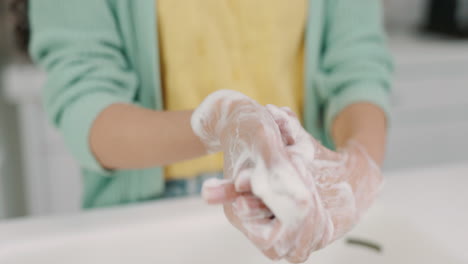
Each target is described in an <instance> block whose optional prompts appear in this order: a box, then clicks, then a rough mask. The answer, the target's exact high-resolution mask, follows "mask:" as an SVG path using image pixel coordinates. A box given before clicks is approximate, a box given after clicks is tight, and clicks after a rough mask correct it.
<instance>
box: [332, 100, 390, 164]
mask: <svg viewBox="0 0 468 264" xmlns="http://www.w3.org/2000/svg"><path fill="white" fill-rule="evenodd" d="M386 135H387V124H386V118H385V114H384V112H383V111H382V110H381V109H380V108H379V107H377V106H375V105H373V104H370V103H356V104H353V105H350V106H348V107H346V108H345V109H344V110H343V111H342V112H341V113H340V114H338V116H337V117H336V119H335V121H334V122H333V125H332V137H333V140H334V142H335V145H336V147H337V148H342V147H345V146H346V144H347V142H348V141H349V140H354V141H356V142H358V143H359V144H360V145H361V146H362V147H364V148H365V149H366V151H367V153H368V154H369V155H370V157H371V158H372V159H373V160H374V161H375V162H377V164H379V165H382V163H383V160H384V156H385V143H386Z"/></svg>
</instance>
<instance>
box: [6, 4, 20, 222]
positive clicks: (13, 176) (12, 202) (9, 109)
mask: <svg viewBox="0 0 468 264" xmlns="http://www.w3.org/2000/svg"><path fill="white" fill-rule="evenodd" d="M6 11H7V10H6V1H0V36H1V37H0V153H2V154H3V155H2V156H3V162H2V164H1V166H0V218H3V217H17V216H22V215H24V214H25V213H26V212H25V199H24V191H23V180H22V179H23V177H22V172H21V167H22V166H21V161H20V160H21V155H20V147H19V146H20V144H21V142H20V140H19V136H18V135H19V129H18V119H17V116H18V114H17V111H16V107H15V106H13V105H12V104H11V103H8V102H7V101H6V100H5V98H4V96H3V95H4V94H3V89H4V88H3V87H2V85H3V80H2V76H3V74H1V73H3V70H4V69H5V67H6V65H7V62H9V61H10V59H11V57H12V56H11V53H12V52H11V44H10V43H11V38H10V37H9V34H7V31H8V28H7V25H8V23H7V16H6ZM0 155H1V154H0Z"/></svg>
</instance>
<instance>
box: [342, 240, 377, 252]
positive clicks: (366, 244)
mask: <svg viewBox="0 0 468 264" xmlns="http://www.w3.org/2000/svg"><path fill="white" fill-rule="evenodd" d="M346 243H347V244H350V245H356V246H361V247H365V248H368V249H371V250H374V251H376V252H379V253H381V252H382V251H383V248H382V246H380V245H379V244H377V243H376V242H372V241H369V240H365V239H361V238H352V237H349V238H347V239H346Z"/></svg>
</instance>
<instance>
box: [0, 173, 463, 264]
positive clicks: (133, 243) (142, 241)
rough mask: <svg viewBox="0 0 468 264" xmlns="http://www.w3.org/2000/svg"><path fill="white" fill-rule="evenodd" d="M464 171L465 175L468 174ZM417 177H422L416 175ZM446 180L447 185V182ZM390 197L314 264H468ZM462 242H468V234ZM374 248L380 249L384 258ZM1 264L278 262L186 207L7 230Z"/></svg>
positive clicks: (186, 203) (197, 208) (202, 211)
mask: <svg viewBox="0 0 468 264" xmlns="http://www.w3.org/2000/svg"><path fill="white" fill-rule="evenodd" d="M441 171H442V170H441ZM445 171H446V170H445ZM457 171H458V172H462V173H465V172H467V171H468V170H466V169H463V170H460V169H459V170H457ZM408 175H411V173H410V174H408ZM412 175H417V173H415V172H412ZM405 176H407V175H405V174H404V173H401V174H400V175H392V176H391V177H389V180H388V185H387V187H388V188H390V189H395V188H394V185H392V184H391V182H392V177H405ZM426 176H427V174H426ZM442 176H443V177H444V179H447V174H445V175H442ZM465 176H468V173H467V174H466V175H465ZM408 177H409V176H408ZM415 177H416V176H415ZM457 177H458V176H457ZM394 179H397V178H394ZM393 182H398V180H393ZM408 182H411V181H410V180H408ZM454 184H456V182H455V183H454ZM465 186H466V185H465ZM427 188H429V189H430V187H427ZM402 190H404V188H402ZM439 190H440V189H439ZM391 193H392V192H390V191H388V192H385V193H384V195H383V196H382V198H381V200H380V201H379V202H378V203H376V205H375V206H374V207H373V208H372V209H371V210H370V211H369V213H368V214H367V215H366V217H365V218H364V219H363V221H362V222H361V223H360V224H359V226H358V227H357V228H356V229H355V230H354V231H353V232H352V233H351V234H349V235H348V236H346V238H345V239H343V240H340V241H337V242H335V243H334V244H333V245H332V246H330V247H328V248H326V249H324V250H322V251H319V252H317V253H315V254H313V255H312V257H311V258H310V259H309V261H308V262H307V263H314V264H315V263H318V264H332V263H333V264H334V263H362V264H367V263H382V264H385V263H388V264H390V263H391V264H396V263H425V264H431V263H434V264H436V263H437V264H439V263H444V264H452V263H453V264H458V263H460V264H461V263H468V259H467V258H465V257H466V256H463V255H460V254H458V255H457V253H456V251H455V250H453V249H452V250H451V249H450V245H448V244H447V243H443V242H441V241H443V240H440V239H438V237H437V236H436V235H435V233H432V232H429V231H428V230H427V229H421V228H420V227H421V226H420V225H419V224H415V223H417V222H416V221H414V220H415V218H412V217H409V216H408V214H407V213H402V212H403V211H404V210H397V209H392V208H396V206H395V204H391V202H388V201H391V200H398V199H392V198H391ZM394 193H395V194H397V195H398V196H399V197H400V198H401V195H403V196H404V194H401V193H400V194H401V195H400V194H398V190H395V192H394ZM439 194H440V193H439ZM465 197H466V195H465ZM465 201H466V200H465ZM427 202H430V201H427ZM402 206H403V207H404V206H405V205H404V204H402ZM460 209H461V208H460ZM434 213H437V212H436V211H434ZM448 219H450V217H448ZM448 221H449V220H448ZM447 223H448V224H449V222H447ZM458 230H461V231H463V229H458ZM465 230H466V229H465ZM460 236H462V234H460ZM463 237H465V238H466V234H465V235H463ZM349 240H352V241H356V240H357V241H367V242H369V243H370V244H371V245H373V246H371V247H369V246H366V245H359V243H358V244H356V243H351V244H350V243H349ZM454 241H457V240H456V238H454ZM374 246H377V247H380V251H378V250H376V249H375V248H373V247H374ZM0 263H2V264H43V263H44V264H59V263H60V264H62V263H67V264H85V263H86V264H88V263H112V264H129V263H138V264H146V263H148V264H154V263H177V264H178V263H180V264H186V263H203V264H211V263H213V264H214V263H216V264H217V263H224V264H231V263H232V264H239V263H242V264H250V263H252V264H254V263H255V264H261V263H272V262H271V261H269V260H268V259H266V258H264V257H263V256H262V255H261V254H260V253H259V252H258V250H256V249H255V248H254V247H253V246H252V245H251V244H250V242H248V241H247V240H246V239H245V238H244V237H243V235H241V234H240V233H239V232H237V231H236V230H235V229H234V228H232V227H231V226H230V225H229V224H228V222H227V221H226V220H225V218H224V216H223V214H222V210H221V209H220V208H217V207H209V206H206V205H205V204H203V202H202V201H201V200H199V199H186V200H175V201H168V202H160V203H150V204H145V205H140V206H136V207H129V208H120V209H108V210H100V211H94V212H88V213H85V214H81V215H75V216H63V217H54V218H43V219H34V220H22V221H13V222H6V223H2V224H0Z"/></svg>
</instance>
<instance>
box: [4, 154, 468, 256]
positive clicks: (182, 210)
mask: <svg viewBox="0 0 468 264" xmlns="http://www.w3.org/2000/svg"><path fill="white" fill-rule="evenodd" d="M386 178H387V181H386V186H385V188H384V191H383V193H382V195H381V197H380V203H381V204H384V205H385V208H392V210H393V209H395V210H396V211H398V212H401V215H404V216H405V217H406V216H407V218H408V220H409V221H411V222H413V223H415V226H417V227H418V228H419V229H420V230H421V231H424V232H427V233H430V234H431V235H432V237H435V238H436V240H437V241H438V242H440V244H441V245H442V246H443V247H445V248H446V249H447V250H448V251H449V252H451V253H452V254H454V255H456V256H459V257H461V258H462V259H465V260H466V261H468V251H467V250H466V249H467V243H466V239H467V237H468V224H467V223H468V205H467V202H468V191H467V188H468V163H466V164H457V165H450V166H445V167H438V168H425V169H414V170H405V171H396V172H392V173H388V174H387V175H386ZM213 210H220V208H214V207H210V206H207V205H205V204H204V203H203V202H202V201H201V200H200V199H196V198H192V199H181V200H173V201H165V202H151V203H147V204H142V205H136V206H131V207H123V208H112V209H103V210H95V211H88V212H85V213H81V214H75V215H62V216H55V217H44V218H37V219H20V220H10V221H4V222H0V253H1V252H2V250H4V249H8V248H9V246H10V247H11V246H12V245H14V244H18V243H22V242H23V241H29V240H31V239H36V240H37V239H41V238H50V237H60V236H61V235H63V234H67V236H69V235H70V234H74V235H77V234H82V233H85V234H86V233H93V230H95V231H99V232H101V233H102V232H106V230H111V229H112V228H115V226H121V227H122V230H126V229H129V228H128V227H130V226H135V225H138V226H140V225H143V226H144V225H147V224H149V223H152V224H154V222H155V221H160V222H161V223H166V222H171V221H174V220H173V219H183V218H184V216H187V215H192V214H193V215H196V214H199V215H203V212H209V211H213ZM178 216H180V217H178ZM165 219H167V220H165ZM199 220H200V221H203V217H202V216H200V219H199ZM166 224H167V223H166ZM182 224H183V223H182ZM130 232H131V228H130ZM72 237H73V236H72Z"/></svg>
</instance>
